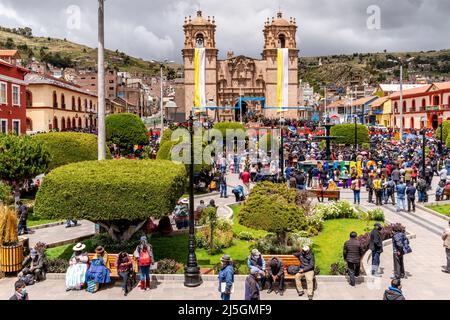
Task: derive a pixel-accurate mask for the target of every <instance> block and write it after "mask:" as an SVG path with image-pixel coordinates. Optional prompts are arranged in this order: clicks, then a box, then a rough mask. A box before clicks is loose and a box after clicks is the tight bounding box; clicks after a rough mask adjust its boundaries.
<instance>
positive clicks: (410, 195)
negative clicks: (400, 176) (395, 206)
mask: <svg viewBox="0 0 450 320" xmlns="http://www.w3.org/2000/svg"><path fill="white" fill-rule="evenodd" d="M416 192H417V190H416V187H415V186H414V183H413V182H412V181H410V182H409V183H408V186H407V187H406V197H407V201H408V212H411V209H412V212H416Z"/></svg>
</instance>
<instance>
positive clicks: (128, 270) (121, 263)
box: [116, 252, 133, 297]
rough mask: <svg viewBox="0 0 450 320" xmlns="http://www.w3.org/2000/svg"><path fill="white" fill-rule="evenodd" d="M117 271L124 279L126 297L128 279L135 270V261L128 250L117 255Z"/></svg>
mask: <svg viewBox="0 0 450 320" xmlns="http://www.w3.org/2000/svg"><path fill="white" fill-rule="evenodd" d="M116 268H117V273H118V274H119V277H120V279H122V293H123V295H124V296H125V297H126V296H127V295H128V293H129V292H128V279H129V277H130V276H131V275H132V272H133V262H132V261H131V259H130V256H129V255H128V253H126V252H121V253H119V255H118V256H117V260H116Z"/></svg>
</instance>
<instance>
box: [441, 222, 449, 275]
mask: <svg viewBox="0 0 450 320" xmlns="http://www.w3.org/2000/svg"><path fill="white" fill-rule="evenodd" d="M442 240H443V241H444V248H445V256H446V257H447V267H446V268H444V269H442V272H444V273H450V221H449V222H448V228H446V229H445V230H444V232H443V234H442Z"/></svg>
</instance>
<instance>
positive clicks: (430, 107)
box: [426, 106, 441, 111]
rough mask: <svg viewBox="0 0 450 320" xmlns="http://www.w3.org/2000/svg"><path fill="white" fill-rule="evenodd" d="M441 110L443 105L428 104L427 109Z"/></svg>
mask: <svg viewBox="0 0 450 320" xmlns="http://www.w3.org/2000/svg"><path fill="white" fill-rule="evenodd" d="M439 110H441V106H427V107H426V111H439Z"/></svg>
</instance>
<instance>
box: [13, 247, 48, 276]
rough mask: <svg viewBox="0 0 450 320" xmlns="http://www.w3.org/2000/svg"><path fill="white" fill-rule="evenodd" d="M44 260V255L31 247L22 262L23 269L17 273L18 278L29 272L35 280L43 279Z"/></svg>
mask: <svg viewBox="0 0 450 320" xmlns="http://www.w3.org/2000/svg"><path fill="white" fill-rule="evenodd" d="M44 262H45V259H44V256H43V255H42V254H40V253H38V251H37V250H36V249H31V251H30V255H29V256H28V257H26V258H25V260H24V261H23V263H22V267H23V269H22V271H21V272H20V273H19V274H18V277H19V279H21V278H22V277H25V276H26V275H29V274H31V275H33V277H34V280H36V281H42V280H45V270H44Z"/></svg>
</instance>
